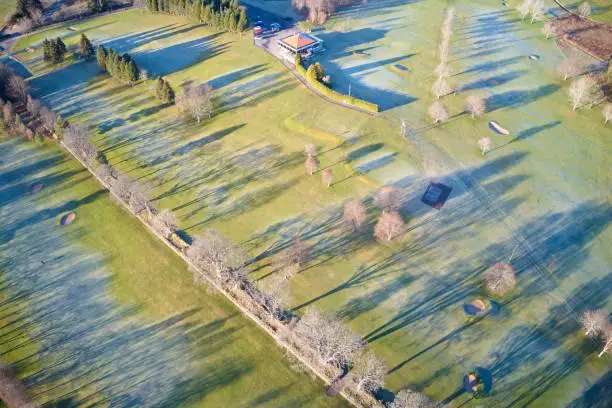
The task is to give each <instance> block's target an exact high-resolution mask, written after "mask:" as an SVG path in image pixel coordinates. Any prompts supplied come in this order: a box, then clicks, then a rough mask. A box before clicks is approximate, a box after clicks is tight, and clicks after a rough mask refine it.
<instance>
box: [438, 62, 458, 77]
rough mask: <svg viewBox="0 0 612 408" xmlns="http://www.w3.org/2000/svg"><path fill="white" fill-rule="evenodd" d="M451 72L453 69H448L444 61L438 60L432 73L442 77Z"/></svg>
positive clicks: (449, 74)
mask: <svg viewBox="0 0 612 408" xmlns="http://www.w3.org/2000/svg"><path fill="white" fill-rule="evenodd" d="M452 73H453V71H452V70H451V69H450V67H449V66H448V63H447V62H446V61H442V62H440V64H438V66H437V67H436V69H434V74H435V75H437V76H438V77H442V78H448V77H449V76H451V74H452Z"/></svg>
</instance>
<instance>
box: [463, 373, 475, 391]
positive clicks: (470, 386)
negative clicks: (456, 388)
mask: <svg viewBox="0 0 612 408" xmlns="http://www.w3.org/2000/svg"><path fill="white" fill-rule="evenodd" d="M463 389H465V391H466V392H469V393H470V394H472V393H475V392H476V391H478V379H477V378H476V376H475V375H474V374H469V375H466V376H465V377H463Z"/></svg>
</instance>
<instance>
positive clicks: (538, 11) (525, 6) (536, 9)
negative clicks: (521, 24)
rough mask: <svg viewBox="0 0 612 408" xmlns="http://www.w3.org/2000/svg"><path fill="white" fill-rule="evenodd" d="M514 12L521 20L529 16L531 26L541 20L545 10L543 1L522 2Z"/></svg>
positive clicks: (525, 0)
mask: <svg viewBox="0 0 612 408" xmlns="http://www.w3.org/2000/svg"><path fill="white" fill-rule="evenodd" d="M516 10H517V11H518V12H519V14H520V15H521V18H522V19H523V20H524V19H525V18H526V17H528V16H531V24H533V23H534V22H535V21H537V20H541V19H542V17H543V16H544V15H545V14H546V11H547V8H546V4H545V3H544V0H523V2H522V3H520V4H519V5H518V6H517V7H516Z"/></svg>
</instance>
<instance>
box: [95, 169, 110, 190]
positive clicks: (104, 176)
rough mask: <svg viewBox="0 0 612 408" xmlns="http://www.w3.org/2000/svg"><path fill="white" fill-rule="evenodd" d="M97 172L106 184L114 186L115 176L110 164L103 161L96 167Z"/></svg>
mask: <svg viewBox="0 0 612 408" xmlns="http://www.w3.org/2000/svg"><path fill="white" fill-rule="evenodd" d="M95 172H96V174H97V175H98V177H99V178H100V180H102V182H103V183H104V184H106V185H108V186H111V187H112V184H113V180H114V178H113V168H112V166H111V165H110V164H108V163H103V164H101V165H99V166H98V167H96V170H95Z"/></svg>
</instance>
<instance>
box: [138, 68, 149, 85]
mask: <svg viewBox="0 0 612 408" xmlns="http://www.w3.org/2000/svg"><path fill="white" fill-rule="evenodd" d="M138 78H140V80H141V81H143V82H144V81H148V80H149V71H147V70H146V69H144V68H140V71H138Z"/></svg>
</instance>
